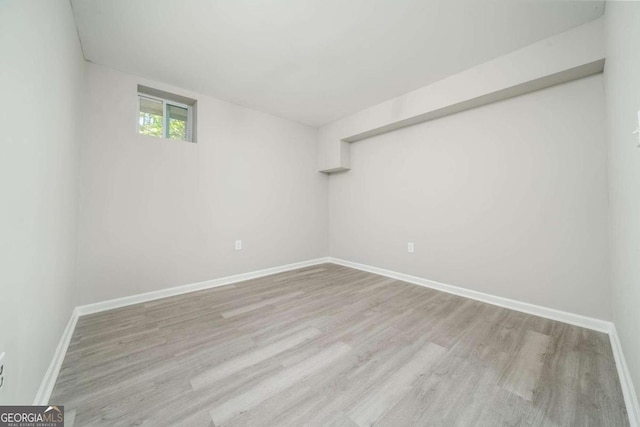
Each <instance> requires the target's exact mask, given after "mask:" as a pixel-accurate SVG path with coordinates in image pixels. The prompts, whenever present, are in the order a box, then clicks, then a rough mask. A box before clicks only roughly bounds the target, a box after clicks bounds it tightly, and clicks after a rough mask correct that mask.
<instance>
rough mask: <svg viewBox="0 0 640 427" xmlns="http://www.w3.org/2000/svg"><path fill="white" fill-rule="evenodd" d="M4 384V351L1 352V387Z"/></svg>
mask: <svg viewBox="0 0 640 427" xmlns="http://www.w3.org/2000/svg"><path fill="white" fill-rule="evenodd" d="M3 385H4V353H0V388H2V386H3Z"/></svg>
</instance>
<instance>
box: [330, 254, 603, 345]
mask: <svg viewBox="0 0 640 427" xmlns="http://www.w3.org/2000/svg"><path fill="white" fill-rule="evenodd" d="M329 262H331V263H333V264H338V265H343V266H345V267H351V268H355V269H357V270H362V271H367V272H369V273H374V274H379V275H380V276H386V277H390V278H392V279H397V280H402V281H403V282H408V283H413V284H414V285H419V286H424V287H427V288H431V289H436V290H438V291H443V292H447V293H449V294H454V295H459V296H461V297H465V298H470V299H474V300H476V301H482V302H486V303H488V304H493V305H497V306H500V307H504V308H508V309H511V310H516V311H521V312H523V313H527V314H533V315H535V316H540V317H545V318H547V319H551V320H557V321H559V322H564V323H568V324H570V325H575V326H580V327H582V328H587V329H593V330H594V331H598V332H604V333H607V334H608V333H609V331H610V330H611V327H612V326H613V324H612V323H611V322H608V321H606V320H600V319H594V318H592V317H587V316H582V315H580V314H574V313H569V312H566V311H561V310H556V309H553V308H548V307H543V306H540V305H535V304H529V303H527V302H522V301H517V300H513V299H509V298H503V297H499V296H495V295H491V294H486V293H484V292H478V291H473V290H471V289H466V288H461V287H458V286H453V285H447V284H445V283H440V282H436V281H434V280H429V279H423V278H422V277H416V276H410V275H408V274H404V273H398V272H396V271H391V270H385V269H382V268H378V267H371V266H370V265H365V264H359V263H357V262H352V261H346V260H343V259H339V258H331V257H330V258H329Z"/></svg>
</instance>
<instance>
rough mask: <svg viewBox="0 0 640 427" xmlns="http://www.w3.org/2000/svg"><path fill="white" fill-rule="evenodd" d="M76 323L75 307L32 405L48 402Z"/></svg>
mask: <svg viewBox="0 0 640 427" xmlns="http://www.w3.org/2000/svg"><path fill="white" fill-rule="evenodd" d="M76 323H78V309H77V308H76V309H74V310H73V311H72V312H71V317H70V318H69V321H68V322H67V326H66V328H64V331H63V332H62V337H60V341H59V342H58V347H57V348H56V352H55V353H54V354H53V358H52V359H51V363H49V368H48V369H47V372H46V373H45V374H44V378H42V382H41V383H40V388H39V389H38V393H36V397H35V399H34V400H33V404H34V405H48V404H49V397H51V392H52V391H53V387H54V386H55V385H56V380H57V379H58V374H59V373H60V368H61V367H62V362H63V361H64V356H65V355H66V354H67V349H68V348H69V343H70V342H71V337H72V336H73V331H74V330H75V328H76Z"/></svg>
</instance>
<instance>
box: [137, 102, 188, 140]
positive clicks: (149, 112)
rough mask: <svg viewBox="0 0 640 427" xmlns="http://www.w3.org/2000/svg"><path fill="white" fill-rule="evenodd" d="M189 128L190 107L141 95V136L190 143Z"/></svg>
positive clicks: (139, 125) (139, 124)
mask: <svg viewBox="0 0 640 427" xmlns="http://www.w3.org/2000/svg"><path fill="white" fill-rule="evenodd" d="M165 114H166V116H167V120H166V121H165V117H164V116H165ZM188 127H189V108H188V107H183V106H179V105H174V104H171V103H170V102H167V101H164V100H160V99H154V98H149V97H146V96H143V95H140V111H139V117H138V129H139V132H140V133H141V134H143V135H151V136H159V137H164V138H169V139H175V140H180V141H188V140H189V132H188Z"/></svg>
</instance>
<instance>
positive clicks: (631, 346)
mask: <svg viewBox="0 0 640 427" xmlns="http://www.w3.org/2000/svg"><path fill="white" fill-rule="evenodd" d="M605 23H606V27H605V35H606V39H607V41H606V45H607V62H606V66H605V73H604V75H605V89H606V114H607V122H608V126H607V132H608V139H609V182H610V205H611V259H612V263H611V265H612V286H613V320H614V323H615V325H616V329H617V331H618V335H619V337H620V341H621V343H622V349H623V351H624V354H625V358H626V360H627V364H628V366H629V370H630V372H631V376H632V378H633V382H634V384H635V388H636V390H637V391H638V390H640V148H637V145H638V142H639V141H638V139H637V136H634V135H632V134H631V132H632V131H633V130H634V129H636V128H637V126H638V119H637V112H638V110H640V55H639V54H640V25H638V24H639V23H640V3H637V2H617V1H615V2H607V8H606V14H605Z"/></svg>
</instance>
